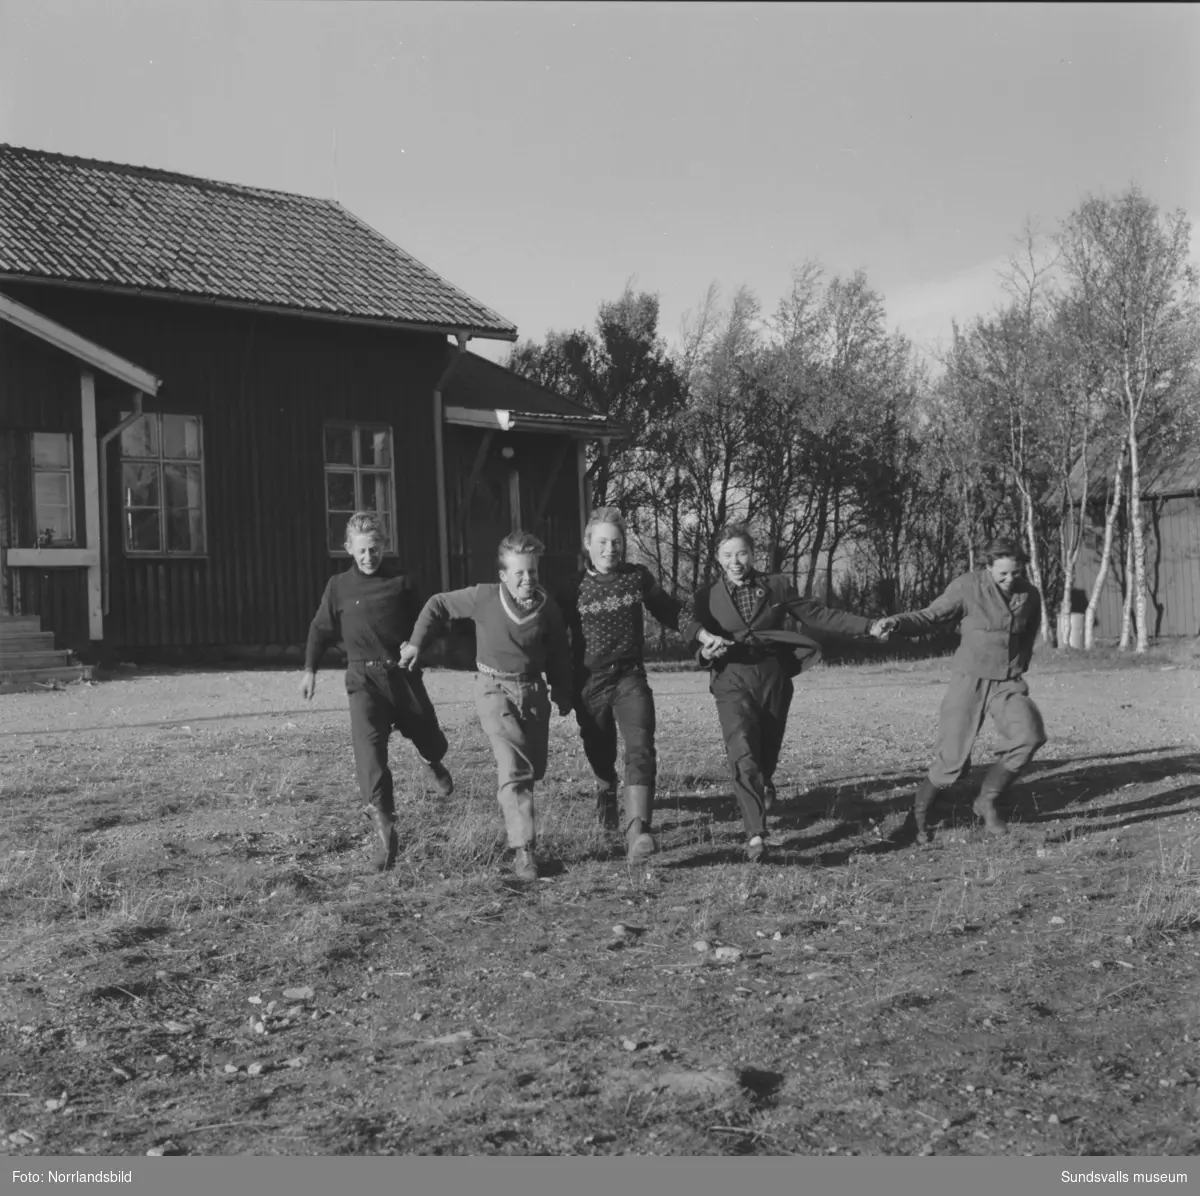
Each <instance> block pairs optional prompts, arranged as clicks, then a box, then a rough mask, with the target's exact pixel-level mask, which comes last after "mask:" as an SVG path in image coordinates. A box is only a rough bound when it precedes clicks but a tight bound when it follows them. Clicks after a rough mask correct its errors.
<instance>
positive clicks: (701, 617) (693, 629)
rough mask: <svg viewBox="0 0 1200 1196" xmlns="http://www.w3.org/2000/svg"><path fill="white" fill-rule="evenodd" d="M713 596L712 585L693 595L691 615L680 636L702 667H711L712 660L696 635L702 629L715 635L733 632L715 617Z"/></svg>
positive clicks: (690, 606)
mask: <svg viewBox="0 0 1200 1196" xmlns="http://www.w3.org/2000/svg"><path fill="white" fill-rule="evenodd" d="M711 596H712V587H711V586H709V587H708V588H707V589H705V590H697V592H696V593H695V594H694V595H693V596H692V600H691V602H690V603H689V604H688V606H689V608H690V611H691V613H690V615H689V616H688V619H687V621H686V622H685V623H684V625H683V629H682V631H681V632H680V636H681V637H682V639H683V642H684V643H685V644H686V645H687V646H688V648H689V649H691V652H692V656H693V658H694V659H695V661H696V663H697V664H698V665H700V666H701V667H702V668H706V669H707V668H711V667H712V663H713V662H712V661H711V660H706V659H705V657H704V656H703V655H702V653H701V651H700V645H699V644H698V643H697V642H696V637H697V636H698V635H699V634H700V631H701V629H702V628H703V629H704V630H705V631H710V632H712V634H713V635H720V636H725V637H729V636H731V635H732V633H731V632H727V631H726V630H725V628H723V627H722V626H721V625H720V623H718V622H717V620H716V619H715V618H714V617H713V613H712V607H711V605H710V601H709V600H710V598H711Z"/></svg>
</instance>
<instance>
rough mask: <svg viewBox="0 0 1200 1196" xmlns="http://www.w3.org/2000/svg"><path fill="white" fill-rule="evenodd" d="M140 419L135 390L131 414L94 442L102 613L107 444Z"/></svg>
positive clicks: (138, 396)
mask: <svg viewBox="0 0 1200 1196" xmlns="http://www.w3.org/2000/svg"><path fill="white" fill-rule="evenodd" d="M141 418H142V392H141V391H140V390H135V391H134V392H133V414H132V415H127V416H126V417H125V418H124V419H123V420H121V422H120V423H119V424H117V426H116V427H115V428H113V429H111V430H110V431H108V432H105V433H104V435H103V436H101V437H99V438H98V439H97V441H96V448H97V452H98V455H99V457H100V469H99V474H100V581H101V584H102V586H103V587H104V593H103V600H104V613H105V614H108V593H109V578H108V572H109V553H108V445H109V442H110V441H112V440H114V439H115V438H116V437H118V436H120V435H121V433H122V432H124V431H125V429H126V428H128V427H129V426H130V425H131V424H135V423H137V421H138V420H139V419H141Z"/></svg>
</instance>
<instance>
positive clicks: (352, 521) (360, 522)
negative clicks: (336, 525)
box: [346, 511, 387, 545]
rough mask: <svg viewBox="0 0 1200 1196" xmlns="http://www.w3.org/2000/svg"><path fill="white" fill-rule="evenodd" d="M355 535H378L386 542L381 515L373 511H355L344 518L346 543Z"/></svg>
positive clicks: (385, 532) (385, 531)
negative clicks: (347, 517)
mask: <svg viewBox="0 0 1200 1196" xmlns="http://www.w3.org/2000/svg"><path fill="white" fill-rule="evenodd" d="M355 536H378V537H379V538H380V539H381V540H382V541H383V542H384V543H385V544H386V543H387V530H386V529H385V527H384V525H383V518H382V516H380V515H377V514H376V513H375V512H374V511H355V512H354V514H353V515H351V516H350V518H349V519H347V520H346V544H347V545H349V543H350V541H351V540H352V539H353V538H354V537H355Z"/></svg>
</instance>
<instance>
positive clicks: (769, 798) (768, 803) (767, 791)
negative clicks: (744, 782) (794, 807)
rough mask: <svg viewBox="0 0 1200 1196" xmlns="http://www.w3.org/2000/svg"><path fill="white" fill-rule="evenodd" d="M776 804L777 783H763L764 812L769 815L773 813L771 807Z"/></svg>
mask: <svg viewBox="0 0 1200 1196" xmlns="http://www.w3.org/2000/svg"><path fill="white" fill-rule="evenodd" d="M774 804H775V782H774V781H763V811H764V812H765V813H767V814H769V813H770V812H771V807H772V806H774Z"/></svg>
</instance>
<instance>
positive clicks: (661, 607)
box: [641, 565, 683, 631]
mask: <svg viewBox="0 0 1200 1196" xmlns="http://www.w3.org/2000/svg"><path fill="white" fill-rule="evenodd" d="M641 574H642V604H643V605H644V606H645V608H646V609H647V610H648V611H649V612H650V613H651V614H652V615H653V616H654V617H655V618H656V619H657V620H658V621H659V622H660V623H661V624H662V625H663V626H664V627H669V628H670V629H671V630H672V631H678V630H679V624H680V617H681V615H682V614H683V603H682V602H680V601H679V599H678V598H675V597H673V596H672V595H671V594H668V593H667V591H666V590H664V589H663V588H662V585H661V584H660V583H659V580H658V578H657V577H655V576H654V574H653V573H651V572H650V570H649V569H647V568H646V567H645V566H644V565H643V566H641Z"/></svg>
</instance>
